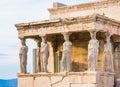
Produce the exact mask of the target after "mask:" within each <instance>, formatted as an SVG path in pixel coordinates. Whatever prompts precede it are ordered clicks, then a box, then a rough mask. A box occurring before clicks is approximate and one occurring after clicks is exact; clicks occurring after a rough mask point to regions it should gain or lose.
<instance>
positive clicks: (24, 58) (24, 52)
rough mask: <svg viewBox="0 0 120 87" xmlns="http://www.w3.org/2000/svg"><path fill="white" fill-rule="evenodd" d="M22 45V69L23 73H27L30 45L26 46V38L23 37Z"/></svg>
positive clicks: (20, 56)
mask: <svg viewBox="0 0 120 87" xmlns="http://www.w3.org/2000/svg"><path fill="white" fill-rule="evenodd" d="M21 44H22V47H21V48H20V53H19V58H20V69H21V73H27V70H26V67H27V52H28V47H27V46H26V43H25V39H23V38H22V39H21Z"/></svg>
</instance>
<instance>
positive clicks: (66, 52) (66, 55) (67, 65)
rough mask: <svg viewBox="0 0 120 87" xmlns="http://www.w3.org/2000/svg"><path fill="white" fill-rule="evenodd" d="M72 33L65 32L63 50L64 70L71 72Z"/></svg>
mask: <svg viewBox="0 0 120 87" xmlns="http://www.w3.org/2000/svg"><path fill="white" fill-rule="evenodd" d="M69 35H70V33H68V32H67V33H63V36H64V40H65V42H64V43H63V51H62V71H63V72H69V71H70V69H71V46H72V43H71V42H70V41H69Z"/></svg>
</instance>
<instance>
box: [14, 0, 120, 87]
mask: <svg viewBox="0 0 120 87" xmlns="http://www.w3.org/2000/svg"><path fill="white" fill-rule="evenodd" d="M48 11H49V13H50V18H49V20H43V21H37V22H29V23H20V24H16V25H15V26H16V28H17V30H18V38H19V39H20V41H21V44H22V46H21V48H20V53H19V56H20V69H21V72H20V73H18V87H114V86H116V87H119V86H117V85H116V83H117V80H119V78H120V63H119V62H120V17H119V16H120V1H119V0H100V1H96V2H91V3H84V4H78V5H72V6H67V5H65V4H61V3H53V8H49V9H48ZM26 39H33V40H34V41H35V42H36V46H37V48H36V49H35V52H34V55H35V63H34V67H35V69H34V71H35V73H27V68H26V66H27V52H28V47H27V45H26Z"/></svg>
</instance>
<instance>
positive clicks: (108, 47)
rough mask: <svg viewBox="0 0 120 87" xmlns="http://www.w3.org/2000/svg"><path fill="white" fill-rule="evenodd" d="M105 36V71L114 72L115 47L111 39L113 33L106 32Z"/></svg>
mask: <svg viewBox="0 0 120 87" xmlns="http://www.w3.org/2000/svg"><path fill="white" fill-rule="evenodd" d="M105 37H106V42H105V44H104V51H103V71H105V72H112V71H113V54H112V53H113V51H112V50H113V49H112V44H111V41H110V37H111V34H110V33H108V32H106V33H105Z"/></svg>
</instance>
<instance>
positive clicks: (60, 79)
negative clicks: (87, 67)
mask: <svg viewBox="0 0 120 87" xmlns="http://www.w3.org/2000/svg"><path fill="white" fill-rule="evenodd" d="M113 85H114V74H113V73H105V72H70V73H57V74H52V73H38V74H18V87H113Z"/></svg>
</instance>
